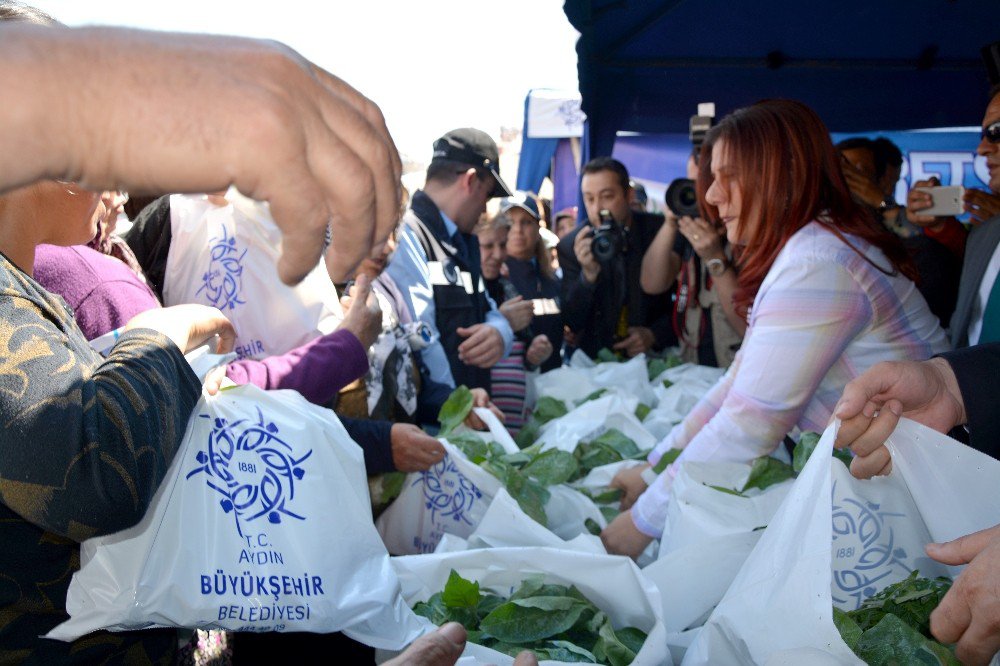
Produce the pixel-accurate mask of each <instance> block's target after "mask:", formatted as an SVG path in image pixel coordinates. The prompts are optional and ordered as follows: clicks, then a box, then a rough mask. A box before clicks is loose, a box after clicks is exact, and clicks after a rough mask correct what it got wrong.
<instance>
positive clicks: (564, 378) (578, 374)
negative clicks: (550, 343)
mask: <svg viewBox="0 0 1000 666" xmlns="http://www.w3.org/2000/svg"><path fill="white" fill-rule="evenodd" d="M534 384H535V389H534V390H535V392H536V394H537V397H539V398H541V397H545V396H547V397H551V398H556V399H557V400H562V401H563V402H565V403H566V404H567V406H570V407H572V405H573V404H575V403H576V402H578V401H580V400H582V399H583V398H585V397H587V396H588V395H590V394H591V393H593V392H594V391H596V390H598V389H602V388H605V389H609V390H612V389H613V390H616V391H620V392H622V393H623V394H626V395H631V396H633V397H634V398H635V399H636V400H637V401H639V402H642V403H643V404H646V405H649V406H650V407H652V406H653V404H655V402H656V397H655V396H654V395H653V391H652V389H651V388H650V385H649V373H648V371H647V370H646V356H645V355H644V354H639V355H638V356H636V357H635V358H631V359H629V360H628V361H626V362H624V363H594V361H592V360H591V359H590V357H588V356H587V355H586V354H584V353H583V352H582V351H580V350H577V351H576V353H575V354H573V357H572V358H571V360H570V363H569V364H567V365H564V366H562V367H561V368H557V369H555V370H550V371H549V372H546V373H543V374H542V375H540V376H539V377H538V378H537V379H536V380H535V382H534Z"/></svg>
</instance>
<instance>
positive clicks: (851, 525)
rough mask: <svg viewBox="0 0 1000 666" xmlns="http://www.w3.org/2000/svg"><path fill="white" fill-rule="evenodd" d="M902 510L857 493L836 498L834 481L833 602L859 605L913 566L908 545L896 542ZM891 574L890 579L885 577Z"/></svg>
mask: <svg viewBox="0 0 1000 666" xmlns="http://www.w3.org/2000/svg"><path fill="white" fill-rule="evenodd" d="M898 520H902V521H905V520H906V516H905V515H904V514H902V513H894V512H890V511H885V510H883V509H882V507H881V506H880V505H879V504H876V503H874V502H869V501H867V500H864V501H862V500H859V499H858V498H855V497H849V496H848V497H843V498H840V499H839V500H838V498H837V484H836V482H834V484H833V558H834V567H833V569H834V571H833V602H834V603H835V604H836V605H837V606H838V607H840V608H842V609H843V608H857V607H858V606H860V605H861V602H862V601H864V600H865V599H867V598H868V597H870V596H872V595H873V594H875V593H876V592H877V591H878V590H879V589H881V588H882V587H885V585H886V584H888V583H890V582H895V581H896V580H897V579H899V578H901V577H905V576H906V575H908V574H909V573H910V571H911V570H912V566H911V565H910V564H908V559H909V558H908V556H907V552H906V549H904V548H902V547H899V546H897V544H896V532H895V530H894V529H893V526H892V523H893V522H895V521H898ZM887 577H888V580H883V579H886V578H887Z"/></svg>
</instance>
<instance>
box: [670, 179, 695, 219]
mask: <svg viewBox="0 0 1000 666" xmlns="http://www.w3.org/2000/svg"><path fill="white" fill-rule="evenodd" d="M664 199H666V204H667V208H669V209H670V210H671V211H672V212H673V213H674V215H676V216H677V217H684V216H688V217H697V216H698V195H697V193H696V192H695V189H694V181H693V180H691V179H690V178H678V179H676V180H675V181H674V182H672V183H670V187H668V188H667V194H666V196H665V197H664Z"/></svg>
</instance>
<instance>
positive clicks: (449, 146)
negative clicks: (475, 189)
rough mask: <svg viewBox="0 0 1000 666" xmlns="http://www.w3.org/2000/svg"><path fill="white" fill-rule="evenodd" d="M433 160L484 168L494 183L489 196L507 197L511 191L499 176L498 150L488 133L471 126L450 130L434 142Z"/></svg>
mask: <svg viewBox="0 0 1000 666" xmlns="http://www.w3.org/2000/svg"><path fill="white" fill-rule="evenodd" d="M434 160H450V161H452V162H461V163H462V164H468V165H470V166H474V167H476V168H477V169H486V170H487V171H489V172H490V173H491V174H493V179H494V180H495V181H496V184H495V186H494V188H493V193H492V194H490V197H509V196H511V195H512V193H513V192H512V191H511V189H510V188H509V187H507V183H505V182H503V179H502V178H501V177H500V151H499V150H498V149H497V144H496V142H495V141H494V140H493V139H492V138H490V135H489V134H487V133H486V132H483V131H482V130H477V129H475V128H473V127H462V128H460V129H456V130H452V131H450V132H448V133H447V134H445V135H444V136H443V137H441V138H440V139H438V140H437V141H435V142H434V156H433V157H432V158H431V162H433V161H434Z"/></svg>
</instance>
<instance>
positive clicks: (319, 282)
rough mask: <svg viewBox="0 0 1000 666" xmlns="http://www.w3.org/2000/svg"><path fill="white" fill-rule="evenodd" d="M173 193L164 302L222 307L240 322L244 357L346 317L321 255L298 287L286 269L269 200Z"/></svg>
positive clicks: (309, 336)
mask: <svg viewBox="0 0 1000 666" xmlns="http://www.w3.org/2000/svg"><path fill="white" fill-rule="evenodd" d="M226 199H227V201H228V202H229V203H228V205H226V206H216V205H215V204H213V203H212V202H210V201H209V200H208V198H207V197H205V196H191V195H180V194H176V195H172V196H171V197H170V227H171V239H170V254H169V255H168V257H167V268H166V278H165V279H164V285H163V304H164V305H168V306H169V305H183V304H185V303H201V304H204V305H210V306H212V307H216V308H219V309H220V310H221V311H222V313H223V314H224V315H226V317H228V318H229V320H230V321H231V322H233V326H234V327H235V328H236V347H235V351H236V353H237V354H238V355H239V356H240V358H254V359H262V358H265V357H267V356H273V355H276V354H284V353H286V352H288V351H289V350H291V349H294V348H295V347H298V346H300V345H303V344H305V343H307V342H309V341H310V340H313V339H314V338H317V337H319V336H321V335H325V334H327V333H330V332H332V331H333V330H334V329H335V328H337V325H338V324H339V323H340V322H341V321H342V320H343V318H344V315H343V308H342V307H341V305H340V300H339V299H338V297H337V290H336V289H335V288H334V286H333V283H332V282H331V281H330V276H329V274H328V273H327V272H326V266H325V264H324V263H323V262H322V261H321V262H320V263H319V265H318V266H316V268H315V269H313V271H312V272H310V273H309V274H308V275H307V276H306V277H305V279H304V280H302V282H300V283H299V284H298V285H296V286H294V287H289V286H287V285H285V284H284V283H283V282H282V281H281V279H280V278H279V277H278V269H277V265H278V257H279V255H280V254H281V231H280V230H279V229H278V227H277V225H275V223H274V221H273V220H272V218H271V213H270V209H269V208H268V206H267V204H263V203H258V202H256V201H253V200H251V199H248V198H246V197H244V196H242V195H241V194H240V193H239V192H237V191H236V190H235V188H230V190H229V192H227V193H226Z"/></svg>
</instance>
